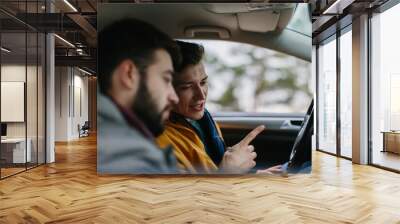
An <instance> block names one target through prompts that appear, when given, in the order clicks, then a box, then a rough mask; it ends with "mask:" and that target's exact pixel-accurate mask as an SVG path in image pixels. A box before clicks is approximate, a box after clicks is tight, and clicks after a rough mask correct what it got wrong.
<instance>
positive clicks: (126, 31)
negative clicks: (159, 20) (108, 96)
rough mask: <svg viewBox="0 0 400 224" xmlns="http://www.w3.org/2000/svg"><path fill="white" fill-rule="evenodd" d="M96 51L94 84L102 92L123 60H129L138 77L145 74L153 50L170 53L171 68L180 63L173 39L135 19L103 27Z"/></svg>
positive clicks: (177, 49)
mask: <svg viewBox="0 0 400 224" xmlns="http://www.w3.org/2000/svg"><path fill="white" fill-rule="evenodd" d="M98 49H99V50H98V52H99V53H98V69H99V72H98V74H99V78H98V82H99V87H100V91H101V92H102V93H107V91H108V90H109V89H110V87H111V76H112V73H113V71H114V70H115V68H116V67H117V66H118V64H119V63H121V62H122V61H123V60H125V59H131V60H132V61H133V62H134V63H135V65H136V66H137V68H138V70H139V73H140V74H141V75H144V74H146V69H147V67H148V66H149V65H150V64H151V63H152V62H153V60H154V59H153V56H154V51H155V50H157V49H164V50H166V51H167V52H168V53H169V54H170V56H171V59H172V62H173V66H174V69H176V68H177V67H178V66H179V64H180V60H181V59H180V54H179V47H178V45H177V44H176V42H175V41H174V40H173V39H171V38H170V37H169V36H168V35H166V34H165V33H163V32H161V31H159V30H158V29H157V28H155V27H154V26H152V25H150V24H148V23H146V22H143V21H140V20H137V19H123V20H120V21H117V22H114V23H112V24H111V25H109V26H107V27H105V28H104V29H103V30H102V31H100V32H99V35H98Z"/></svg>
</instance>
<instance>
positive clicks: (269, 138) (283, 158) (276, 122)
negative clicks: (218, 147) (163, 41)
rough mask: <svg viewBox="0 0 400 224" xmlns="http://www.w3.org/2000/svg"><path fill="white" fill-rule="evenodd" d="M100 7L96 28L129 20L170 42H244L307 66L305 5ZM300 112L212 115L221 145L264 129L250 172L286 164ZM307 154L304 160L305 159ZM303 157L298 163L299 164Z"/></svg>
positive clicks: (302, 116)
mask: <svg viewBox="0 0 400 224" xmlns="http://www.w3.org/2000/svg"><path fill="white" fill-rule="evenodd" d="M105 5H106V6H107V7H100V8H99V9H98V10H99V15H101V17H100V16H99V17H98V24H97V25H98V29H99V30H101V29H102V28H103V27H105V26H106V25H108V24H109V23H112V22H113V21H116V20H118V19H121V18H124V17H131V18H137V19H141V20H144V21H147V22H149V23H151V24H153V25H155V26H156V27H157V28H159V29H161V30H162V31H164V32H166V33H167V34H169V35H170V36H171V37H173V38H175V39H186V40H191V39H192V40H196V39H201V40H225V41H233V42H240V43H247V44H251V45H254V46H258V47H261V48H266V49H271V50H274V51H277V52H281V53H284V54H287V55H291V56H294V57H297V58H300V59H302V60H305V61H309V62H311V41H312V38H311V16H310V9H309V7H308V6H307V5H306V4H293V3H290V4H289V3H280V4H276V3H275V4H266V3H261V4H260V3H237V4H229V6H228V7H227V5H226V4H221V3H207V4H194V3H190V4H160V3H158V4H157V3H154V4H139V5H137V4H135V5H134V6H133V5H126V6H125V7H123V8H121V7H120V5H119V4H110V5H107V4H105ZM155 6H156V7H155ZM116 11H118V13H115V12H116ZM154 15H157V16H154ZM304 112H306V111H304ZM305 114H306V113H304V114H283V113H278V114H269V113H244V112H235V113H226V112H224V113H215V114H213V117H214V119H215V120H216V121H217V122H218V124H219V126H220V127H221V131H222V134H223V137H224V140H225V142H226V144H227V145H234V144H236V143H237V142H239V141H240V140H241V139H242V138H243V137H244V136H245V135H246V134H247V133H248V132H250V131H251V130H252V129H254V128H255V127H257V126H258V125H261V124H263V125H265V126H266V130H265V131H263V132H262V133H260V134H259V135H258V136H257V138H256V139H255V140H254V141H253V142H252V144H253V145H254V147H255V151H256V153H257V158H256V163H257V165H256V167H255V168H254V169H265V168H267V167H270V166H274V165H278V164H284V163H286V162H288V161H289V159H290V155H291V153H293V152H296V150H294V151H293V145H294V143H295V141H296V139H297V138H298V134H299V131H300V130H301V128H302V124H303V121H304V120H305V117H307V116H306V115H305ZM302 136H303V135H302ZM307 137H309V138H310V139H308V140H307V142H308V144H309V145H310V147H306V148H307V150H308V151H310V152H311V136H308V135H307ZM297 141H300V140H297ZM301 142H302V141H301ZM306 145H307V144H306ZM301 146H302V147H303V148H304V145H303V144H301ZM307 146H308V145H307ZM300 152H304V151H303V150H298V151H297V153H295V155H296V154H298V153H300ZM310 152H309V153H307V155H306V156H305V158H307V159H308V160H310V159H311V154H310ZM292 157H293V156H292ZM293 158H294V159H293V161H294V162H293V161H292V163H290V164H291V167H297V166H298V163H297V160H298V159H299V158H298V155H296V156H294V157H293ZM305 158H301V159H300V160H301V161H302V162H304V161H303V160H304V159H305Z"/></svg>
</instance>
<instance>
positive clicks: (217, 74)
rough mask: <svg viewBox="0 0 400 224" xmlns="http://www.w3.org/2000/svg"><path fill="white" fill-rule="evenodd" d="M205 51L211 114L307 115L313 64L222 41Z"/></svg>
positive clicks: (208, 43)
mask: <svg viewBox="0 0 400 224" xmlns="http://www.w3.org/2000/svg"><path fill="white" fill-rule="evenodd" d="M186 41H189V42H195V43H199V44H202V45H203V46H204V48H205V58H204V60H203V63H204V65H205V69H206V72H207V74H208V76H209V78H208V79H209V82H208V83H209V90H208V98H207V105H206V107H207V109H208V110H209V111H210V112H212V113H215V112H267V113H304V112H305V111H306V110H307V107H308V105H309V103H310V102H311V99H312V86H311V85H312V84H311V83H312V82H311V63H310V62H307V61H304V60H301V59H298V58H296V57H293V56H289V55H286V54H283V53H279V52H276V51H272V50H269V49H265V48H261V47H257V46H253V45H249V44H242V43H235V42H229V41H219V40H186Z"/></svg>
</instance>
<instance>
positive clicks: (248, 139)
mask: <svg viewBox="0 0 400 224" xmlns="http://www.w3.org/2000/svg"><path fill="white" fill-rule="evenodd" d="M264 129H265V126H264V125H260V126H258V127H256V128H254V129H253V130H252V131H251V132H250V133H249V134H247V135H246V137H244V138H243V139H242V141H240V142H239V144H241V145H248V144H250V142H251V141H253V139H255V138H256V137H257V135H258V134H260V133H261V132H262V131H264Z"/></svg>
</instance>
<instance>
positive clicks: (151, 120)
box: [132, 80, 167, 137]
mask: <svg viewBox="0 0 400 224" xmlns="http://www.w3.org/2000/svg"><path fill="white" fill-rule="evenodd" d="M135 98H136V99H135V101H134V102H133V108H132V109H133V112H134V113H135V114H136V115H137V116H138V117H139V118H140V119H141V120H142V121H143V123H144V124H145V125H146V127H147V128H148V129H149V130H150V132H151V133H152V134H153V135H154V136H156V137H157V136H159V135H161V134H162V133H163V131H164V124H163V121H162V113H163V112H164V111H165V110H167V108H165V109H164V110H162V111H158V107H157V104H156V102H155V100H154V98H153V97H152V95H151V94H150V92H149V89H148V88H147V85H146V82H145V81H144V80H141V81H140V84H139V89H138V92H137V95H136V97H135Z"/></svg>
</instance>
